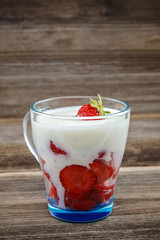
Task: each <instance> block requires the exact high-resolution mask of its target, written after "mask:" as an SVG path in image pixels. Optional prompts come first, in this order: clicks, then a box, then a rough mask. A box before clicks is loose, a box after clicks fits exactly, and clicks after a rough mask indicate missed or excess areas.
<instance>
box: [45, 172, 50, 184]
mask: <svg viewBox="0 0 160 240" xmlns="http://www.w3.org/2000/svg"><path fill="white" fill-rule="evenodd" d="M44 174H45V176H46V178H47V179H48V180H49V181H50V176H49V174H48V173H47V172H46V171H45V170H44Z"/></svg>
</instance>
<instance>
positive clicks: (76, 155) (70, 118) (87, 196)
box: [23, 96, 130, 223]
mask: <svg viewBox="0 0 160 240" xmlns="http://www.w3.org/2000/svg"><path fill="white" fill-rule="evenodd" d="M92 98H94V99H97V97H92ZM89 99H90V97H82V96H77V97H57V98H51V99H46V100H41V101H38V102H36V103H34V104H32V106H31V108H30V112H28V113H27V114H26V115H25V117H24V121H23V129H24V138H25V140H26V143H27V145H28V148H29V149H30V151H31V153H32V154H33V155H34V156H35V158H36V159H37V161H38V162H39V163H40V166H41V169H42V172H43V177H44V182H45V186H46V193H47V200H48V209H49V212H50V214H51V215H52V216H54V217H55V218H57V219H60V220H63V221H68V222H82V223H83V222H92V221H97V220H101V219H103V218H106V217H107V216H109V214H110V213H111V212H112V208H113V201H114V191H115V185H116V180H117V175H118V172H119V168H120V165H121V161H122V158H123V154H124V150H125V145H126V140H127V134H128V127H129V120H130V107H129V105H128V104H127V103H125V102H123V101H119V100H115V99H111V98H105V97H103V98H102V101H103V105H104V106H105V108H106V109H107V110H108V111H110V112H111V113H110V114H107V115H105V116H95V117H77V116H76V115H77V112H78V110H79V108H80V107H81V106H83V105H84V104H87V103H88V102H89Z"/></svg>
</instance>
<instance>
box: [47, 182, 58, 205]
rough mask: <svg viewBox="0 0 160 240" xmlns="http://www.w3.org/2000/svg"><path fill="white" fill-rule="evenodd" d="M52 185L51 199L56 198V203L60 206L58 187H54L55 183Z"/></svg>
mask: <svg viewBox="0 0 160 240" xmlns="http://www.w3.org/2000/svg"><path fill="white" fill-rule="evenodd" d="M51 184H52V186H51V188H50V193H49V197H50V198H51V197H54V198H55V201H56V203H57V204H58V202H59V197H58V194H57V189H56V187H55V186H54V184H53V183H51Z"/></svg>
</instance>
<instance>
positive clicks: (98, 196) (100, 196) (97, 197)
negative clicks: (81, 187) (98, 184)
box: [89, 188, 105, 204]
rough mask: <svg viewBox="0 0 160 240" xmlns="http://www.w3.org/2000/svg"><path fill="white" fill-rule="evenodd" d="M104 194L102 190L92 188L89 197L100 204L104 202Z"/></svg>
mask: <svg viewBox="0 0 160 240" xmlns="http://www.w3.org/2000/svg"><path fill="white" fill-rule="evenodd" d="M104 195H105V192H104V191H101V190H99V189H97V188H93V190H91V193H90V195H89V198H90V199H92V200H93V201H95V202H96V203H97V204H101V203H103V202H104Z"/></svg>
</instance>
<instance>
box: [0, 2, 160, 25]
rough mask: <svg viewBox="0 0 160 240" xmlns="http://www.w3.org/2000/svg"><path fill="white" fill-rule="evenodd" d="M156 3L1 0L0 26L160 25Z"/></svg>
mask: <svg viewBox="0 0 160 240" xmlns="http://www.w3.org/2000/svg"><path fill="white" fill-rule="evenodd" d="M159 16H160V3H159V1H158V0H152V1H150V0H141V1H139V0H134V1H128V0H122V1H116V0H99V1H96V0H81V1H79V0H74V1H73V0H67V1H65V0H61V1H58V0H54V1H52V0H46V1H42V0H38V1H37V0H32V1H31V2H30V1H27V0H21V1H16V0H3V1H1V8H0V21H1V23H3V24H4V23H5V24H8V23H11V24H15V23H19V24H24V23H26V22H27V23H32V24H38V23H43V22H46V23H47V24H51V23H64V24H69V23H71V22H74V23H79V22H83V23H88V22H93V23H97V22H99V23H102V22H104V21H105V22H112V23H114V22H117V21H118V22H144V21H145V22H154V23H159V22H160V17H159Z"/></svg>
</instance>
